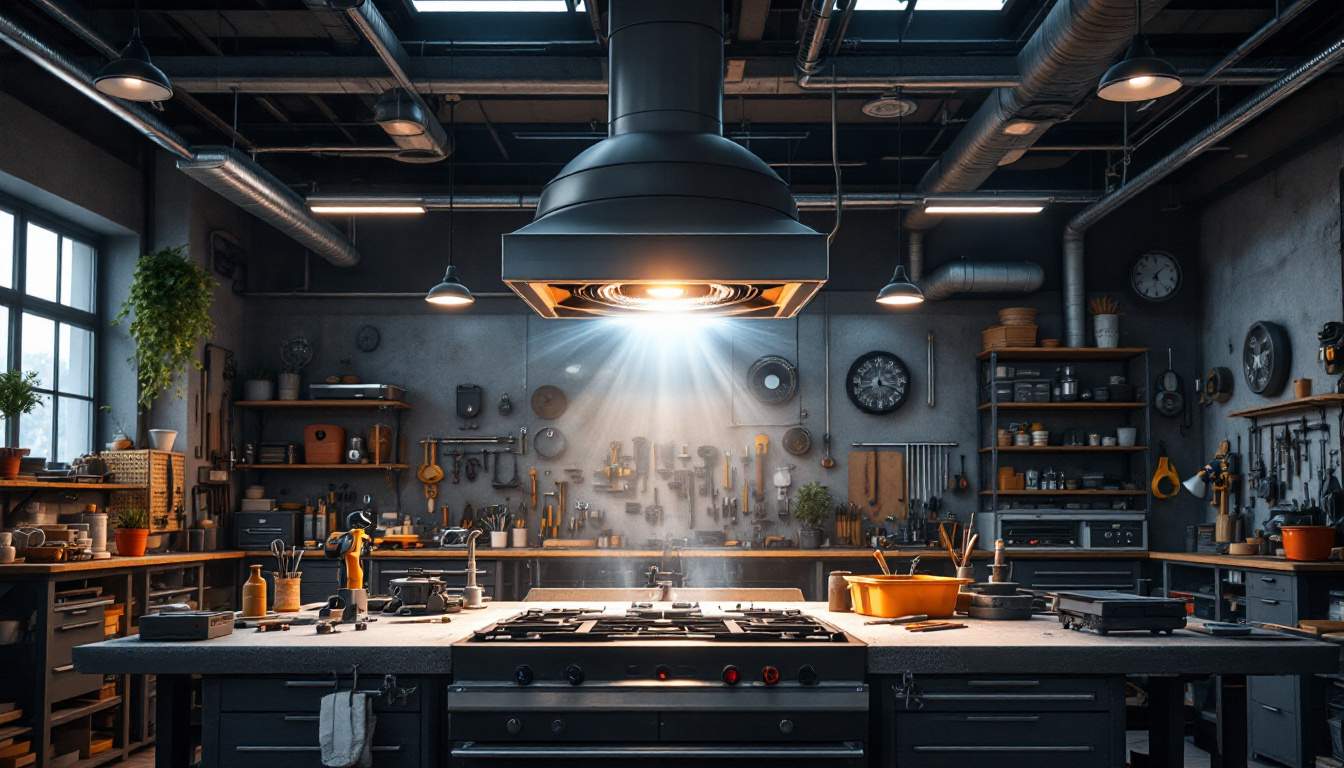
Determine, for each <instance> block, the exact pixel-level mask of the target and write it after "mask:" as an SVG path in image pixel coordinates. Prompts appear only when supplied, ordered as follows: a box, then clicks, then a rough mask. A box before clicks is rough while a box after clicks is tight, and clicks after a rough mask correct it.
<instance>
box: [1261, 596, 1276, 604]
mask: <svg viewBox="0 0 1344 768" xmlns="http://www.w3.org/2000/svg"><path fill="white" fill-rule="evenodd" d="M1260 602H1262V603H1264V604H1265V605H1278V604H1279V601H1278V600H1274V599H1272V598H1268V597H1262V598H1260Z"/></svg>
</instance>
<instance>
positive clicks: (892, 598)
mask: <svg viewBox="0 0 1344 768" xmlns="http://www.w3.org/2000/svg"><path fill="white" fill-rule="evenodd" d="M845 581H847V582H849V597H850V601H851V602H852V603H853V604H854V612H855V613H857V614H861V615H863V616H877V617H879V618H883V619H894V618H897V617H898V616H913V615H917V614H924V615H926V616H928V617H929V618H930V619H943V618H947V617H948V616H951V615H952V612H953V611H954V610H956V607H957V590H958V589H960V588H961V585H962V584H970V583H971V580H970V579H954V578H951V577H948V576H924V575H919V574H917V575H914V576H846V577H845Z"/></svg>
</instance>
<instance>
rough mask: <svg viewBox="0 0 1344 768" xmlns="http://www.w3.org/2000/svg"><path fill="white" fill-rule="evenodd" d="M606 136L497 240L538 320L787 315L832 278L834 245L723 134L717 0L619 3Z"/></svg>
mask: <svg viewBox="0 0 1344 768" xmlns="http://www.w3.org/2000/svg"><path fill="white" fill-rule="evenodd" d="M608 20H609V24H610V36H609V45H610V57H611V61H610V64H611V88H610V100H609V106H608V114H609V121H608V125H609V127H608V138H607V139H605V140H603V141H602V142H599V143H598V144H596V145H594V146H593V147H590V148H589V149H587V150H586V151H584V152H583V153H582V154H580V155H579V156H578V157H577V158H575V159H574V160H573V161H572V162H571V163H570V164H569V165H567V166H565V168H564V169H563V170H562V171H561V172H560V174H559V175H558V176H557V177H556V178H555V179H553V180H552V181H551V182H550V184H548V185H547V186H546V189H545V190H544V191H543V192H542V195H541V199H540V201H539V204H538V206H537V215H536V219H535V220H534V221H533V222H532V223H531V224H529V225H527V226H526V227H523V228H522V229H520V230H518V231H517V232H514V233H512V234H508V235H504V237H503V259H502V270H501V271H502V277H503V279H504V282H505V283H506V284H507V285H508V286H509V287H510V288H511V289H513V291H514V292H516V293H517V294H518V295H519V296H521V297H522V298H523V300H524V301H526V302H527V303H528V304H529V305H530V306H531V307H532V308H533V309H535V310H536V311H537V312H538V313H539V314H541V315H542V316H543V317H552V318H554V317H571V318H573V317H597V316H607V315H638V314H642V313H648V312H660V311H685V312H691V313H694V314H698V315H732V316H737V317H792V316H793V315H795V314H797V312H798V311H799V310H801V309H802V308H803V306H804V305H805V304H806V303H807V301H808V300H809V299H810V298H811V297H812V296H813V295H814V294H815V293H816V292H817V291H818V290H819V289H820V288H821V286H822V284H824V283H825V282H826V278H827V270H828V253H827V244H826V236H825V235H823V234H820V233H818V232H816V231H814V230H812V229H809V228H808V227H805V226H803V225H802V224H800V223H799V222H798V209H797V206H796V205H795V203H794V199H793V196H792V195H791V194H790V193H789V188H788V185H786V184H785V183H784V181H783V180H782V179H780V178H779V176H778V175H777V174H776V173H775V172H774V171H773V170H771V169H770V167H769V166H767V165H766V164H765V163H764V162H762V161H761V160H760V159H759V158H757V157H756V156H755V155H753V154H752V153H751V152H749V151H748V150H746V149H744V148H742V147H741V146H739V145H737V144H735V143H734V142H732V141H729V140H727V139H725V138H724V137H723V124H722V118H723V115H722V110H723V0H678V2H675V3H672V2H656V3H653V2H647V0H612V2H611V9H610V13H609V15H608Z"/></svg>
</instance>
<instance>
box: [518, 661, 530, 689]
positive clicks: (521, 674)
mask: <svg viewBox="0 0 1344 768" xmlns="http://www.w3.org/2000/svg"><path fill="white" fill-rule="evenodd" d="M513 681H514V682H515V683H517V684H519V685H531V684H532V668H531V667H529V666H527V665H526V664H519V665H518V668H517V669H515V670H513Z"/></svg>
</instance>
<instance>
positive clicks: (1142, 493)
mask: <svg viewBox="0 0 1344 768" xmlns="http://www.w3.org/2000/svg"><path fill="white" fill-rule="evenodd" d="M996 493H997V494H998V495H1000V496H1146V495H1147V494H1148V492H1147V491H1092V490H1086V489H1084V490H1077V491H981V492H980V495H981V496H993V495H994V494H996Z"/></svg>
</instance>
